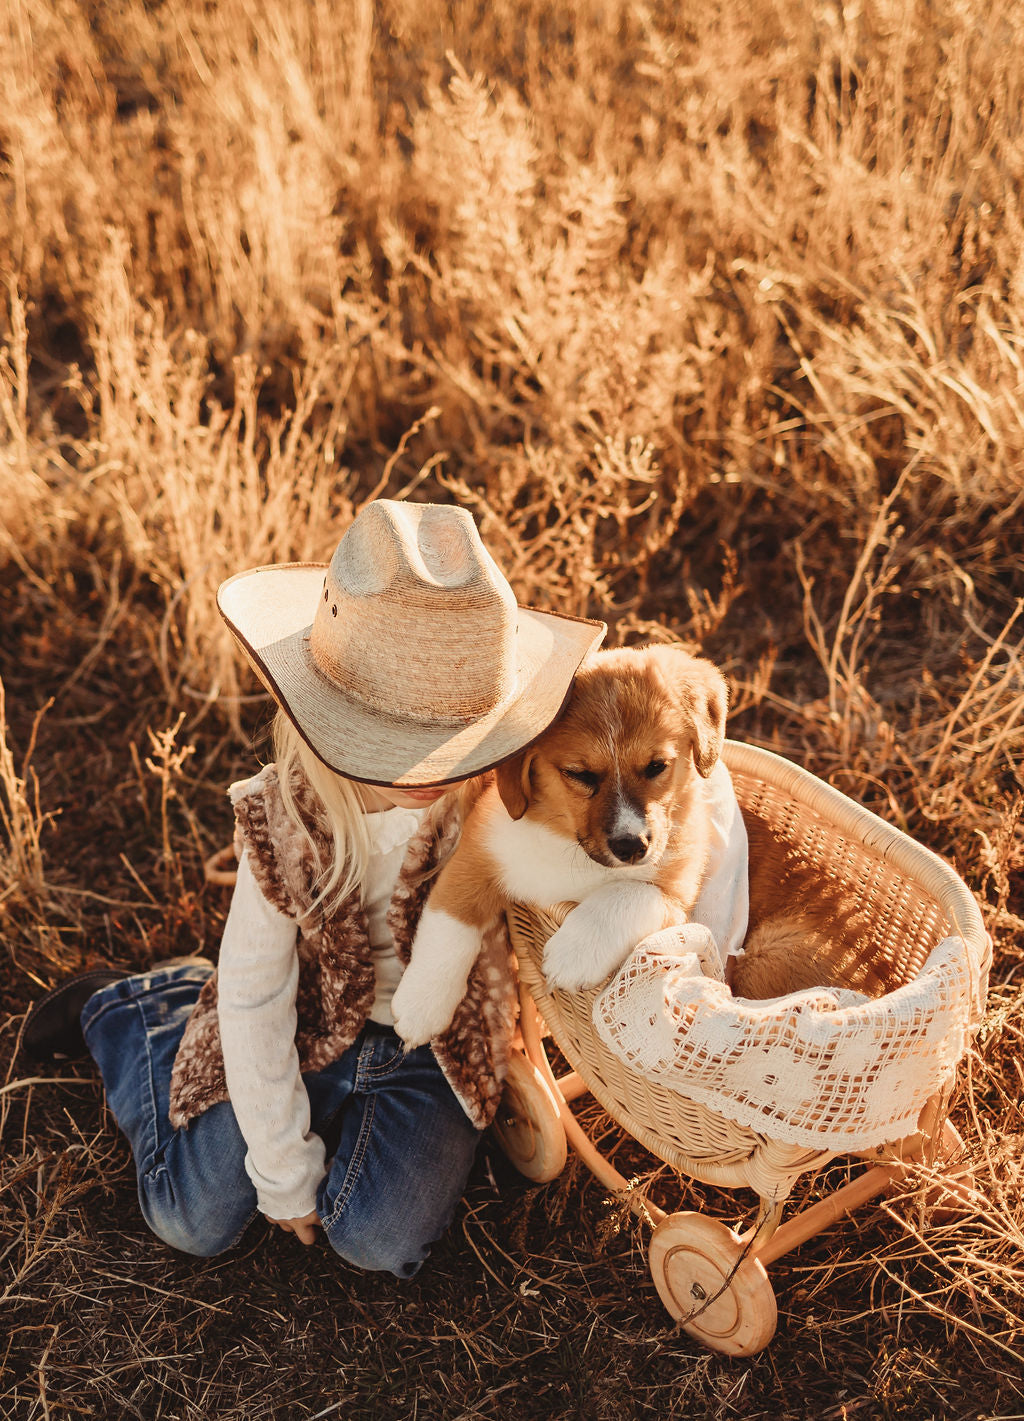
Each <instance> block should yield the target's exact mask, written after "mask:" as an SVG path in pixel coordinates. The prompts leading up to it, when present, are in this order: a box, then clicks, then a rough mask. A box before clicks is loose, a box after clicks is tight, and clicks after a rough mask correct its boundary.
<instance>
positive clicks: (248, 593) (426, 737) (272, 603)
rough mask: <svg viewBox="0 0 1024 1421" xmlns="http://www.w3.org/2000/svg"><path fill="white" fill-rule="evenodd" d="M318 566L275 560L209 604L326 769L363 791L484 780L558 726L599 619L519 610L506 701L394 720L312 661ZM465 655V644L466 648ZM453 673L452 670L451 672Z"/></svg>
mask: <svg viewBox="0 0 1024 1421" xmlns="http://www.w3.org/2000/svg"><path fill="white" fill-rule="evenodd" d="M325 571H326V567H325V564H323V563H278V564H274V565H272V566H268V567H258V568H252V569H249V570H247V571H246V572H240V573H237V574H236V575H235V576H234V577H230V578H228V580H227V581H226V582H224V583H222V584H221V586H220V588H219V590H218V592H217V605H218V607H219V609H220V612H221V615H222V616H223V618H224V620H225V622H226V623H227V625H228V627H229V628H230V630H231V631H232V633H233V634H234V636H235V637H236V639H237V640H238V642H239V644H240V645H241V647H242V649H243V651H244V652H245V654H246V656H247V658H248V659H249V661H250V663H251V664H252V666H253V669H254V670H255V671H256V673H257V675H258V676H259V677H260V679H261V680H262V681H263V683H264V685H266V687H267V689H268V690H269V691H270V693H271V695H272V696H273V697H274V699H275V701H277V703H278V705H280V707H281V708H282V710H283V711H284V712H285V714H286V715H287V716H288V717H289V719H290V720H291V721H292V723H293V725H294V726H295V728H296V730H297V731H298V732H299V734H300V735H301V736H302V738H303V739H304V740H305V741H306V743H307V744H308V745H309V747H310V749H311V750H312V751H313V752H314V754H315V755H317V756H318V757H319V758H320V759H321V760H322V761H323V762H324V764H325V765H327V766H328V768H329V769H332V770H334V771H335V772H336V773H337V774H339V775H343V776H344V777H345V778H346V779H352V780H359V781H361V782H362V783H365V784H380V785H395V786H399V787H402V788H406V789H419V788H423V787H427V786H430V785H438V784H445V783H447V782H449V781H454V780H462V779H467V778H469V777H470V776H471V775H478V774H482V773H483V771H485V770H489V769H492V768H493V767H494V766H495V765H497V764H500V763H501V761H502V760H506V759H508V758H509V756H510V755H514V754H516V753H517V752H518V751H519V750H522V749H524V748H525V747H526V746H527V745H529V744H530V743H531V741H533V740H536V739H537V737H538V736H539V735H541V734H543V732H544V731H545V730H546V729H547V728H548V726H549V725H550V724H551V723H552V721H554V720H555V719H557V717H558V714H559V712H560V711H561V709H562V707H563V705H564V704H565V701H566V698H567V696H568V694H569V689H570V687H571V685H572V680H573V677H574V676H575V674H576V671H577V670H578V668H579V665H580V663H581V662H582V660H583V658H584V657H585V656H586V655H587V654H588V653H589V652H591V651H593V650H595V649H596V648H597V647H598V646H599V645H600V643H601V641H602V639H603V637H604V634H605V631H606V630H607V628H606V626H605V624H604V622H597V621H590V620H587V619H585V618H582V617H570V616H566V615H564V614H562V613H558V612H539V611H536V610H535V609H533V608H531V607H522V606H521V607H520V608H519V618H518V632H517V636H516V658H517V679H516V687H515V690H514V692H513V694H512V695H511V696H509V697H507V698H506V700H505V701H504V702H502V703H501V704H500V705H498V706H496V707H495V708H494V709H493V710H491V711H489V712H487V713H486V714H484V715H480V716H478V717H475V718H473V719H471V720H467V721H460V722H459V723H457V724H452V723H450V722H447V723H446V722H437V721H431V720H426V719H425V720H422V721H419V720H416V719H412V718H410V717H408V716H405V715H403V716H394V715H390V714H388V713H387V712H386V711H382V710H380V709H377V708H375V707H371V706H369V705H367V704H366V703H365V702H363V701H361V700H360V699H359V698H358V697H356V696H354V695H353V694H352V693H351V692H350V691H349V690H347V689H346V688H345V687H344V686H341V685H339V684H337V683H336V682H335V681H332V680H329V679H328V678H327V677H326V676H325V675H324V674H323V672H322V671H321V670H320V669H319V667H318V666H317V665H316V664H315V662H314V661H313V658H312V656H311V654H310V643H309V637H310V631H311V628H312V617H313V612H314V611H315V609H316V607H317V603H318V601H319V598H320V596H321V595H322V591H323V585H324V574H325ZM466 651H467V656H471V655H472V651H473V649H472V646H467V649H466ZM453 674H457V672H453Z"/></svg>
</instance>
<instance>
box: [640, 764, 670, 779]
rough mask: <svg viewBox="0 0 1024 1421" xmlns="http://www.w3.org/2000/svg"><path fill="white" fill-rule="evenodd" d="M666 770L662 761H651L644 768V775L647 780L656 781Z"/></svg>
mask: <svg viewBox="0 0 1024 1421" xmlns="http://www.w3.org/2000/svg"><path fill="white" fill-rule="evenodd" d="M667 769H668V765H667V763H666V762H665V761H664V760H652V761H651V762H650V764H647V765H645V766H644V775H645V776H646V778H647V779H649V780H656V779H657V778H658V776H659V775H663V774H664V773H665V771H666V770H667Z"/></svg>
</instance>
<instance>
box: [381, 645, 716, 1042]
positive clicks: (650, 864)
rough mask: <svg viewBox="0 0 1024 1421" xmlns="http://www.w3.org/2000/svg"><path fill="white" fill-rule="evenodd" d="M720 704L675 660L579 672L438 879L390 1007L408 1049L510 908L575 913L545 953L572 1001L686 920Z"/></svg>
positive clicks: (703, 861)
mask: <svg viewBox="0 0 1024 1421" xmlns="http://www.w3.org/2000/svg"><path fill="white" fill-rule="evenodd" d="M727 703H728V690H727V687H726V684H725V679H724V677H723V676H722V674H721V672H720V671H719V670H718V669H717V668H716V667H715V666H714V665H712V663H711V662H709V661H705V660H702V659H699V658H697V657H693V656H690V655H689V654H688V653H687V652H684V651H683V650H682V649H681V648H676V647H665V646H657V647H648V648H646V649H644V650H632V649H629V650H618V651H599V652H596V653H594V654H593V655H592V656H590V657H589V658H588V659H587V660H586V661H585V662H584V663H583V666H582V667H581V668H580V670H579V672H578V673H577V676H576V680H575V682H574V684H573V689H572V692H571V694H570V697H569V701H568V703H567V705H566V708H565V710H564V712H563V713H562V715H561V717H560V718H559V719H558V720H557V721H556V722H555V724H554V725H553V726H551V727H550V728H549V729H548V730H547V731H545V733H544V734H543V735H542V736H541V738H540V739H539V740H537V741H535V742H534V743H533V744H532V745H530V746H529V747H528V748H527V749H526V750H524V751H522V752H521V753H520V754H518V755H517V756H515V757H514V758H513V759H511V760H508V761H506V762H505V763H504V764H502V765H500V766H499V767H498V768H497V770H496V771H495V772H494V780H493V783H491V784H490V785H489V786H488V787H487V789H486V790H485V791H484V793H483V794H482V795H481V796H480V798H479V800H478V801H477V803H476V805H475V806H474V808H473V810H472V811H471V813H470V815H469V817H468V819H467V822H466V824H465V826H464V828H463V832H462V836H461V839H460V842H459V846H458V848H457V849H456V851H455V853H454V854H453V855H452V857H451V859H450V860H449V861H448V863H447V864H446V866H445V867H444V869H443V870H442V871H441V873H440V874H439V876H438V880H437V883H436V884H435V885H434V888H433V890H432V892H431V894H430V898H429V899H428V901H427V904H426V907H425V909H424V911H423V915H422V917H421V919H420V923H419V927H418V930H417V933H416V938H415V940H414V942H413V947H412V957H411V961H410V964H409V966H408V967H407V968H406V971H405V974H404V975H403V977H402V980H401V982H400V983H399V985H398V988H397V990H396V992H395V995H394V999H393V1002H392V1012H393V1015H394V1018H395V1029H396V1031H397V1032H398V1034H399V1035H400V1036H401V1037H402V1038H403V1039H404V1041H405V1042H406V1044H407V1045H409V1046H415V1045H419V1044H421V1043H422V1042H424V1041H429V1040H430V1039H431V1038H432V1037H434V1036H436V1035H437V1034H438V1033H439V1032H441V1031H443V1030H444V1028H445V1027H446V1026H447V1025H448V1023H449V1022H450V1020H451V1018H452V1014H453V1012H454V1010H455V1007H456V1005H457V1003H458V1002H459V1001H460V1000H461V998H462V996H463V995H464V993H465V989H466V979H467V977H468V974H469V972H470V969H471V968H472V966H473V963H474V961H475V959H476V956H477V953H478V951H479V948H480V941H481V933H482V931H483V929H484V928H485V927H486V925H487V924H488V923H490V922H492V921H493V920H494V919H495V917H496V915H497V914H498V913H500V912H501V911H503V910H504V909H505V908H506V907H508V905H509V904H510V903H512V902H522V903H528V904H531V905H533V906H536V907H541V908H549V907H552V906H554V905H555V904H559V903H566V902H573V903H576V904H577V905H578V906H577V907H575V908H574V909H573V910H572V912H571V913H570V914H569V915H568V917H567V918H566V919H565V921H564V923H563V924H562V926H561V927H560V928H559V929H558V931H557V932H556V933H555V934H554V935H553V936H552V937H551V939H550V940H549V941H548V943H547V946H546V948H545V952H544V964H543V965H544V973H545V977H546V979H547V981H548V982H549V983H550V984H551V985H552V986H556V987H563V988H566V989H568V990H578V989H579V988H581V987H586V986H594V985H596V984H597V983H598V982H601V981H603V980H604V978H606V977H607V976H608V975H609V973H611V972H613V971H614V970H615V969H616V968H618V967H619V966H620V965H621V963H622V962H623V961H624V960H625V958H626V957H627V956H628V955H629V953H630V952H631V951H632V949H633V948H634V947H635V946H636V944H637V943H638V942H639V941H640V940H641V939H642V938H645V937H647V936H648V935H649V934H650V933H653V932H656V931H658V930H659V929H660V928H663V927H666V926H668V925H669V924H670V923H674V922H680V921H682V920H684V919H685V916H686V914H687V913H688V912H689V910H690V909H691V908H692V907H693V905H694V903H695V902H696V900H697V898H698V895H699V893H700V890H701V886H702V883H703V881H704V878H705V873H706V870H707V866H708V860H709V854H710V850H711V837H712V831H711V824H710V819H711V813H710V807H709V801H710V793H709V791H708V780H709V777H710V776H711V775H712V772H713V771H714V769H715V766H716V764H717V763H718V759H719V755H720V753H721V748H722V738H723V735H724V730H725V716H726V708H727ZM720 773H721V774H722V775H725V770H724V766H722V768H721V772H720ZM727 788H728V793H729V794H730V795H731V786H728V787H727Z"/></svg>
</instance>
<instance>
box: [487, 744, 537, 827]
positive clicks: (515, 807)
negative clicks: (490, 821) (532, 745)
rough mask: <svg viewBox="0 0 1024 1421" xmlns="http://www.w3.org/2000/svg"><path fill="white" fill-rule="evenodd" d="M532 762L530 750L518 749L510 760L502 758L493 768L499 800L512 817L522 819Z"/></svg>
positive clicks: (528, 799) (528, 789) (525, 807)
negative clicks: (517, 752) (516, 753)
mask: <svg viewBox="0 0 1024 1421" xmlns="http://www.w3.org/2000/svg"><path fill="white" fill-rule="evenodd" d="M532 763H533V751H532V750H520V752H519V754H518V755H513V756H512V758H511V759H510V760H502V762H501V764H500V765H498V766H497V767H496V768H495V771H494V778H495V780H496V781H497V785H498V794H499V795H500V796H501V802H502V804H503V805H504V806H505V808H506V809H507V810H508V812H509V815H510V817H511V818H512V819H522V817H523V815H524V814H525V813H526V809H527V806H528V804H529V803H530V766H531V764H532Z"/></svg>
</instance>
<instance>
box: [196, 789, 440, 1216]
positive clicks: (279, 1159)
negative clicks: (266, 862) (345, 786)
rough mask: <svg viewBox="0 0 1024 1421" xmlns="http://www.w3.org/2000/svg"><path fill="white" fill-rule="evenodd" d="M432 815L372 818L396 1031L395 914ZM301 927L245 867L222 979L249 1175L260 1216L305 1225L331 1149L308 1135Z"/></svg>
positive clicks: (370, 896)
mask: <svg viewBox="0 0 1024 1421" xmlns="http://www.w3.org/2000/svg"><path fill="white" fill-rule="evenodd" d="M425 812H426V811H425V810H416V809H401V808H395V809H386V810H380V811H377V812H374V813H369V814H367V816H366V819H367V827H368V829H369V832H370V844H371V856H370V862H369V866H368V871H367V876H366V878H365V880H364V885H363V906H364V908H365V911H366V917H367V923H368V927H369V937H370V946H371V949H372V950H373V964H374V971H375V974H376V995H375V997H374V1003H373V1007H372V1009H371V1012H370V1016H371V1018H372V1019H373V1020H374V1021H378V1022H381V1023H383V1024H384V1025H390V1024H391V1022H392V1017H391V1010H390V1003H391V997H392V994H393V993H394V990H395V987H396V986H397V985H398V982H399V980H400V978H401V975H402V964H401V962H400V961H399V960H398V957H397V955H396V953H395V950H394V942H393V940H392V937H391V932H390V930H389V928H388V926H387V921H386V918H387V910H388V907H389V905H390V903H391V898H392V895H393V893H394V890H395V885H396V883H397V881H398V875H399V871H400V869H401V866H402V861H403V859H404V857H405V851H406V848H407V846H408V843H409V840H410V839H411V837H412V836H413V834H414V833H415V832H416V830H417V829H418V828H419V826H420V823H421V821H422V818H423V815H424V814H425ZM297 938H298V927H297V924H296V923H295V922H294V920H293V919H291V918H289V917H287V916H286V915H285V914H283V913H281V912H279V911H278V910H277V909H276V908H274V907H273V906H272V905H271V904H270V903H268V901H267V900H266V898H264V896H263V894H262V893H261V891H260V889H259V887H258V885H257V883H256V879H255V878H254V876H253V873H252V869H251V867H250V865H249V861H248V858H247V857H246V856H244V855H243V857H242V860H241V862H240V863H239V866H238V881H237V883H236V884H235V890H234V893H233V895H232V898H231V907H230V909H229V912H228V918H227V923H226V924H225V928H224V936H223V939H222V941H221V949H220V961H219V964H218V969H217V982H218V987H217V1002H218V1005H217V1011H218V1019H219V1024H220V1036H221V1045H222V1048H223V1052H224V1071H225V1076H226V1079H227V1087H228V1094H229V1096H230V1098H231V1105H232V1108H233V1109H234V1112H235V1117H236V1119H237V1121H238V1126H239V1129H240V1130H241V1132H242V1136H243V1138H244V1140H245V1143H246V1146H247V1154H246V1157H245V1168H246V1172H247V1173H248V1175H249V1178H250V1179H251V1180H252V1182H253V1185H254V1186H255V1189H256V1199H257V1203H258V1206H259V1209H260V1211H261V1213H264V1214H266V1215H267V1216H268V1218H272V1219H295V1218H302V1217H304V1216H305V1215H306V1214H309V1213H311V1212H312V1211H313V1210H314V1209H315V1207H316V1194H317V1187H318V1186H319V1184H320V1181H321V1180H322V1179H323V1176H324V1173H325V1169H326V1159H325V1151H324V1143H323V1141H322V1140H321V1139H320V1137H319V1135H317V1134H315V1133H314V1132H313V1131H312V1130H311V1129H310V1114H309V1097H308V1095H307V1094H306V1088H305V1086H304V1085H303V1083H302V1076H301V1074H300V1072H299V1058H298V1052H297V1050H296V1047H295V1028H296V1013H295V994H296V988H297V985H298V975H299V959H298V953H297V951H296V943H297Z"/></svg>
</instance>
